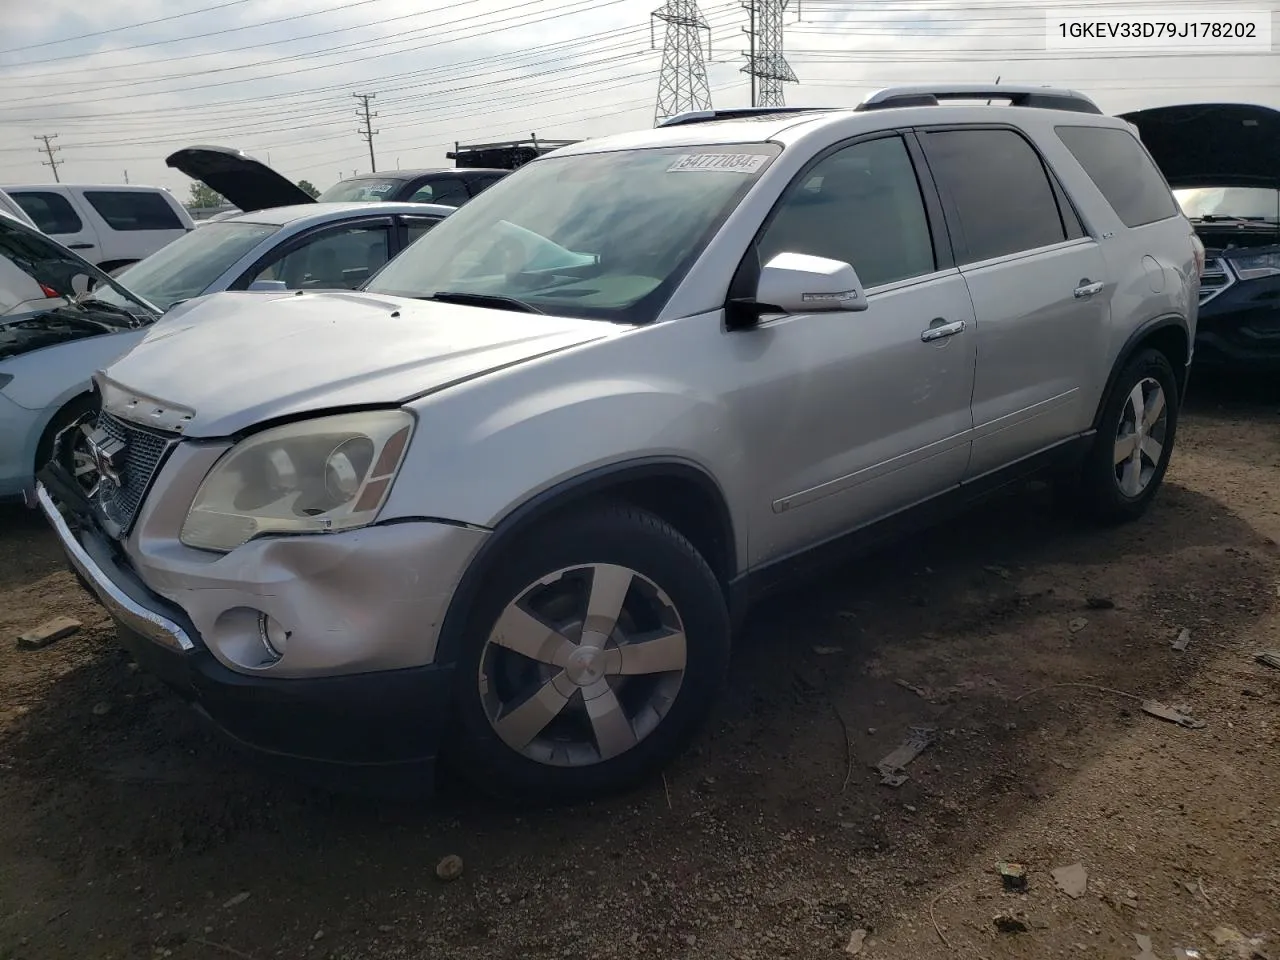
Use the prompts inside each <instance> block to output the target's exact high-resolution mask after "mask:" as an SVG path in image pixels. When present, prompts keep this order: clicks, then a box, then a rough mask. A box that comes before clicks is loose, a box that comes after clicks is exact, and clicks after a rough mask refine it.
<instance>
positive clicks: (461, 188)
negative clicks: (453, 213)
mask: <svg viewBox="0 0 1280 960" xmlns="http://www.w3.org/2000/svg"><path fill="white" fill-rule="evenodd" d="M470 199H471V197H470V195H469V194H468V193H467V187H466V184H464V183H463V182H462V181H461V180H458V179H457V178H456V177H443V178H441V179H438V180H428V181H427V182H426V183H424V184H422V185H421V186H420V187H418V189H417V190H415V191H414V193H413V196H411V197H410V198H409V202H410V203H443V204H444V205H445V206H447V207H460V206H462V205H463V204H464V203H466V202H467V201H468V200H470Z"/></svg>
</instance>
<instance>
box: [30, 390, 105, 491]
mask: <svg viewBox="0 0 1280 960" xmlns="http://www.w3.org/2000/svg"><path fill="white" fill-rule="evenodd" d="M97 408H98V404H97V401H96V400H95V399H94V397H93V396H92V395H89V394H84V395H81V396H79V397H76V398H75V399H73V400H70V401H68V402H67V404H66V405H65V406H63V407H62V409H61V410H59V411H58V412H57V413H55V414H54V415H53V419H52V420H50V421H49V425H48V426H47V427H45V430H44V435H43V436H41V438H40V443H39V444H37V446H36V462H35V464H33V469H32V472H33V473H39V472H40V471H41V470H42V469H44V466H45V464H47V463H48V462H49V460H50V459H51V458H52V456H53V441H54V439H55V438H56V437H57V436H58V434H59V433H60V432H61V431H62V430H64V429H66V428H67V427H68V426H70V425H71V424H72V423H74V422H75V421H76V420H78V419H80V418H81V417H83V416H84V415H85V414H87V413H92V412H93V411H94V410H96V409H97ZM75 460H76V458H75V456H74V453H73V454H72V455H71V456H69V457H64V462H63V464H62V465H63V467H65V468H66V469H67V470H68V471H69V472H70V473H71V474H72V475H73V476H76V477H77V479H80V481H81V486H83V487H84V488H85V490H86V491H88V490H91V489H92V488H93V486H94V485H95V483H96V474H95V475H93V476H90V475H88V474H85V473H79V474H77V466H76V462H75Z"/></svg>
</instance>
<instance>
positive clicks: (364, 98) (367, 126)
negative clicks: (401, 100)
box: [352, 93, 378, 173]
mask: <svg viewBox="0 0 1280 960" xmlns="http://www.w3.org/2000/svg"><path fill="white" fill-rule="evenodd" d="M352 96H353V97H355V98H356V99H357V100H359V101H360V106H358V107H356V116H357V117H360V116H362V115H363V117H364V126H363V127H362V128H361V129H359V130H357V131H356V132H357V133H358V134H360V136H362V137H363V138H364V139H365V141H366V142H367V143H368V144H369V169H370V170H371V171H372V172H374V173H377V172H378V161H377V160H376V159H374V156H373V138H374V136H375V135H376V134H377V133H378V131H377V130H375V129H373V118H374V117H376V116H377V114H376V113H370V112H369V101H370V100H372V99H373V98H374V97H376V96H377V94H376V93H353V94H352Z"/></svg>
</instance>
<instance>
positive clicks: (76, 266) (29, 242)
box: [0, 217, 159, 360]
mask: <svg viewBox="0 0 1280 960" xmlns="http://www.w3.org/2000/svg"><path fill="white" fill-rule="evenodd" d="M90 287H93V288H94V290H95V291H97V292H98V294H99V295H101V294H102V292H103V291H104V290H111V291H114V294H115V298H116V299H117V300H118V303H113V302H109V301H103V300H99V299H96V298H95V297H94V296H93V294H91V293H90V292H89V290H90ZM158 313H159V311H157V310H156V309H155V308H154V307H152V306H151V305H150V304H149V303H147V302H146V301H145V300H143V299H142V298H141V297H138V296H136V295H135V294H133V293H132V292H131V291H129V290H128V289H126V288H125V287H123V286H122V285H121V284H120V283H119V282H117V281H116V280H113V279H112V278H111V277H109V276H107V275H106V274H105V273H103V272H102V271H101V270H99V269H98V268H97V267H95V266H93V265H92V264H91V263H89V262H88V261H87V260H84V259H83V258H81V257H78V256H76V254H75V253H73V252H72V251H70V250H68V249H67V248H66V247H64V246H62V244H60V243H58V242H57V241H55V240H53V239H51V238H50V237H47V236H45V235H44V234H43V233H41V232H40V231H39V230H36V229H34V228H32V227H26V226H23V225H22V224H20V223H18V221H16V220H13V219H11V218H9V217H0V360H7V359H9V358H10V357H15V356H18V355H19V354H23V353H29V352H30V351H32V350H38V349H40V348H41V347H51V346H55V345H57V344H59V343H64V342H66V341H69V340H78V339H81V338H83V337H92V336H99V335H101V334H104V333H115V332H117V331H119V330H126V329H131V328H134V327H139V326H143V325H145V324H148V323H151V322H152V321H153V320H154V319H155V318H156V316H157V315H158Z"/></svg>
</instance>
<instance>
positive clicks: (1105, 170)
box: [1057, 127, 1177, 227]
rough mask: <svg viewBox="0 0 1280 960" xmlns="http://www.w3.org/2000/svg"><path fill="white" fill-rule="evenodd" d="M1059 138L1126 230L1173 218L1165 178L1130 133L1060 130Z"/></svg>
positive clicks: (1084, 128)
mask: <svg viewBox="0 0 1280 960" xmlns="http://www.w3.org/2000/svg"><path fill="white" fill-rule="evenodd" d="M1057 131H1058V137H1059V139H1061V140H1062V142H1063V143H1064V144H1066V146H1067V149H1068V150H1070V151H1071V153H1072V155H1073V156H1074V157H1075V158H1076V159H1077V160H1079V161H1080V166H1082V167H1084V169H1085V173H1087V174H1089V179H1091V180H1092V181H1093V183H1094V186H1096V187H1097V188H1098V190H1099V191H1100V192H1101V193H1102V195H1103V196H1104V197H1106V198H1107V203H1109V204H1111V209H1113V210H1114V211H1115V212H1116V216H1118V217H1119V218H1120V221H1121V222H1122V223H1123V224H1124V225H1125V226H1126V227H1140V226H1142V225H1143V224H1147V223H1155V222H1156V221H1157V220H1165V219H1167V218H1169V217H1172V216H1173V215H1174V214H1175V213H1176V212H1177V208H1176V206H1175V204H1174V199H1173V194H1172V193H1170V191H1169V187H1168V185H1167V184H1166V183H1165V180H1164V177H1163V176H1162V175H1161V174H1160V171H1159V170H1158V169H1157V168H1156V165H1155V164H1154V163H1152V162H1151V157H1150V156H1149V155H1148V154H1147V151H1146V150H1144V149H1143V148H1142V145H1141V144H1140V143H1139V142H1138V141H1137V140H1136V139H1134V136H1133V134H1131V133H1129V131H1127V130H1117V129H1110V128H1107V127H1058V128H1057Z"/></svg>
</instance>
